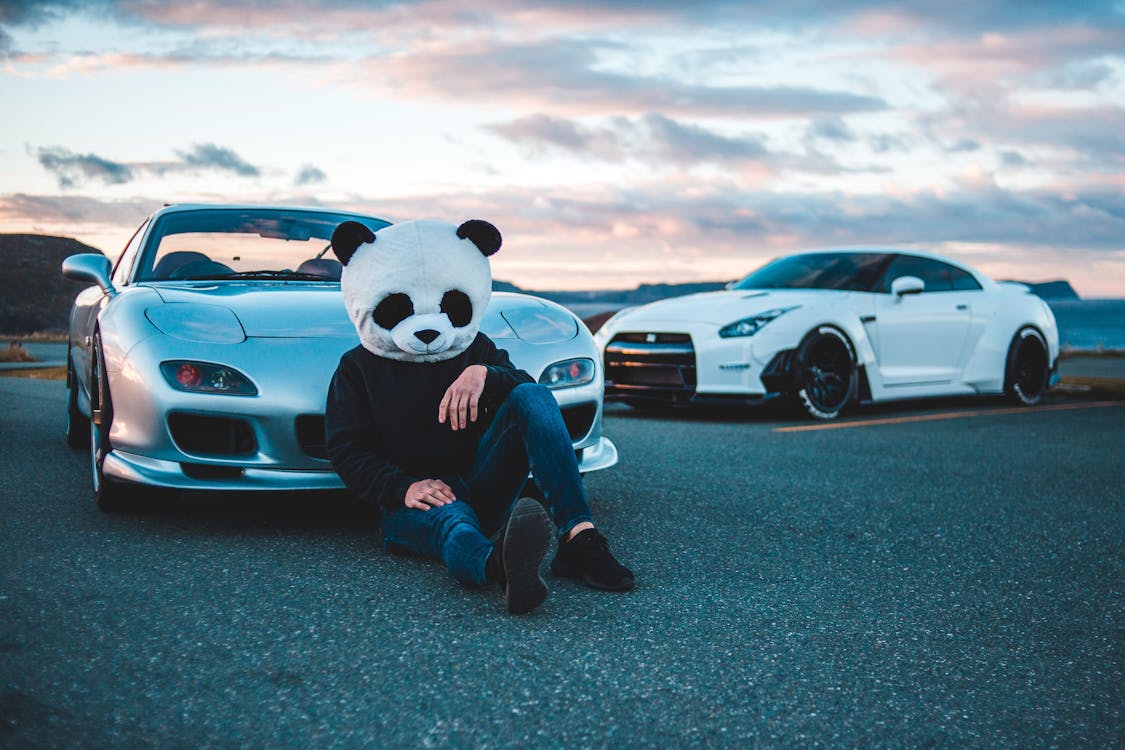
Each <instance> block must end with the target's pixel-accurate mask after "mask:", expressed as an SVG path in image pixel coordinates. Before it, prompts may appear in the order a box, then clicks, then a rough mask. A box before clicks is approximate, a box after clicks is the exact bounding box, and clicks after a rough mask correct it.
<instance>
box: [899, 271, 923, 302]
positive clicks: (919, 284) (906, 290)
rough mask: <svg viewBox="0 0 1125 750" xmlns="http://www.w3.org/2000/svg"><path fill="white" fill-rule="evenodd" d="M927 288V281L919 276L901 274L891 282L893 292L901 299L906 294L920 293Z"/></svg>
mask: <svg viewBox="0 0 1125 750" xmlns="http://www.w3.org/2000/svg"><path fill="white" fill-rule="evenodd" d="M925 288H926V282H924V281H922V280H921V279H920V278H918V277H917V276H899V277H898V278H897V279H895V280H894V281H892V282H891V294H893V295H894V296H895V299H896V300H901V299H902V296H903V295H904V294H918V293H919V292H921V291H922V290H923V289H925Z"/></svg>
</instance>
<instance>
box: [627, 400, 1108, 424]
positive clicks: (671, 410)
mask: <svg viewBox="0 0 1125 750" xmlns="http://www.w3.org/2000/svg"><path fill="white" fill-rule="evenodd" d="M1091 398H1094V396H1084V395H1083V394H1075V393H1073V392H1067V393H1063V392H1057V393H1056V392H1052V393H1049V394H1047V395H1046V396H1045V397H1044V398H1043V401H1042V402H1041V404H1040V405H1041V406H1046V405H1053V404H1062V403H1073V402H1082V401H1088V400H1091ZM1013 406H1015V405H1014V404H1012V403H1011V402H1010V401H1008V400H1006V399H1005V398H1004V397H1003V396H954V397H942V398H919V399H909V400H904V401H884V402H882V403H876V404H852V405H851V406H849V407H848V408H847V409H846V410H845V411H844V413H843V414H842V415H841V416H840V419H843V420H852V419H876V418H887V417H913V416H920V415H924V414H933V413H937V412H955V411H988V410H992V409H1009V408H1012V407H1013ZM1026 408H1028V409H1034V408H1036V407H1026ZM605 416H607V417H610V418H613V419H616V418H624V419H631V420H638V421H654V422H656V421H660V422H668V421H676V422H701V423H748V424H776V425H779V426H781V425H799V424H816V423H817V422H816V420H813V419H811V418H809V417H807V416H805V415H804V414H803V412H802V411H801V410H800V408H799V407H798V406H797V405H795V404H794V403H793V402H792V401H790V400H788V399H786V398H784V397H779V398H772V399H769V400H767V401H764V402H761V403H757V404H744V403H740V402H731V403H729V404H710V403H706V404H685V405H676V406H667V405H660V406H656V407H653V406H648V407H644V408H639V409H638V408H636V407H632V406H627V405H625V404H620V403H614V404H610V403H607V404H606V406H605Z"/></svg>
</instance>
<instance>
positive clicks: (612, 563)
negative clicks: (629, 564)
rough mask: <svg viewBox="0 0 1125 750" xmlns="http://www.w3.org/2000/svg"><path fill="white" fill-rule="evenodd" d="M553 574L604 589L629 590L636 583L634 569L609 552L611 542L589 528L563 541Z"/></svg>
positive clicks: (552, 569)
mask: <svg viewBox="0 0 1125 750" xmlns="http://www.w3.org/2000/svg"><path fill="white" fill-rule="evenodd" d="M551 574H552V575H556V576H559V577H561V578H578V579H580V580H582V581H585V582H586V585H587V586H590V587H592V588H595V589H602V590H603V591H630V590H632V588H633V586H634V585H635V584H636V581H635V579H634V577H633V571H631V570H629V569H628V568H626V567H625V566H624V565H622V564H621V563H619V562H617V559H616V558H615V557H614V556H613V555H612V554H611V553H610V551H609V542H607V541H606V538H605V537H604V536H602V535H601V533H600V532H599V531H598V530H597V529H586V530H585V531H582V532H580V533H579V534H578V535H576V536H575V537H574V538H573V539H571V540H570V541H569V542H564V541H560V542H559V551H558V554H556V555H555V559H554V561H553V562H552V563H551Z"/></svg>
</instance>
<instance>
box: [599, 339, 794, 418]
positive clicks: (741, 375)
mask: <svg viewBox="0 0 1125 750" xmlns="http://www.w3.org/2000/svg"><path fill="white" fill-rule="evenodd" d="M791 354H792V343H791V341H790V340H789V339H788V338H786V337H784V336H771V335H769V334H766V333H765V332H763V333H760V334H758V335H756V336H753V337H744V338H730V339H723V338H720V337H719V335H718V328H717V326H712V325H707V324H690V325H685V324H684V323H682V322H681V323H676V322H665V323H661V324H652V323H650V324H648V325H646V326H644V328H643V330H636V329H629V330H621V331H616V332H614V333H613V334H612V335H611V336H610V338H609V341H608V342H607V343H606V344H605V347H604V349H603V353H602V356H603V363H604V366H605V372H606V389H605V396H606V399H607V400H616V401H634V402H643V401H651V402H665V403H669V402H671V403H701V402H712V401H728V402H729V401H740V402H746V403H754V402H757V401H761V400H763V399H766V398H769V397H771V396H773V395H776V394H778V393H782V392H785V391H787V390H789V388H790V382H791V374H790V370H789V368H790V364H791V362H790V361H791Z"/></svg>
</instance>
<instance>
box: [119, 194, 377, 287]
mask: <svg viewBox="0 0 1125 750" xmlns="http://www.w3.org/2000/svg"><path fill="white" fill-rule="evenodd" d="M349 220H352V221H359V222H361V223H362V224H365V225H366V226H367V227H368V228H370V229H371V231H373V232H374V231H377V230H379V229H382V228H383V227H385V226H387V225H388V223H389V222H386V221H383V220H381V219H373V218H367V217H358V216H353V215H349V214H337V213H331V212H327V211H325V212H320V211H304V210H301V211H298V210H282V209H224V208H216V209H201V210H198V211H195V210H189V211H177V212H173V213H169V214H165V215H164V216H161V217H160V218H159V219H157V221H156V223H155V224H154V225H153V228H152V233H151V236H150V237H149V239H148V243H147V248H146V250H145V253H144V255H143V257H142V258H141V261H140V267H139V269H138V272H137V274H136V279H137V281H160V280H172V281H175V280H180V281H189V280H192V279H297V280H304V281H339V280H340V272H341V270H342V268H343V267H342V266H341V265H340V263H339V261H337V260H336V258H335V256H334V255H333V254H332V252H331V250H330V249H329V242H330V240H331V237H332V230H334V229H335V228H336V227H337V226H338V225H339V224H340V223H342V222H344V221H349Z"/></svg>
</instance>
